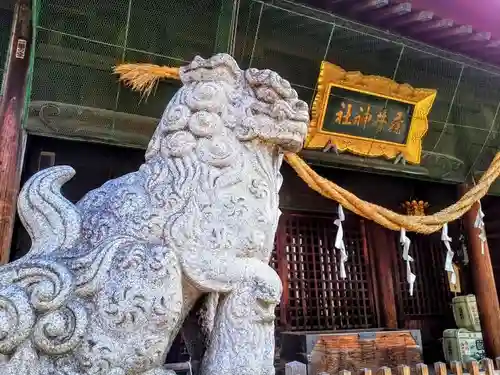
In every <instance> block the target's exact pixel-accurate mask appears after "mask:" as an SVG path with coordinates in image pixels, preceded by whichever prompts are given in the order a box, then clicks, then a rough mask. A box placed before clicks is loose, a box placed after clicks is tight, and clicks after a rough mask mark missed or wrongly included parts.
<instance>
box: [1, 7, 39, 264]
mask: <svg viewBox="0 0 500 375" xmlns="http://www.w3.org/2000/svg"><path fill="white" fill-rule="evenodd" d="M31 38H32V25H31V1H30V0H17V2H16V7H15V11H14V22H13V25H12V33H11V38H10V46H9V52H10V54H9V57H8V60H7V65H6V71H5V81H4V83H3V85H4V86H3V87H4V93H3V97H2V98H1V100H0V263H6V262H8V260H9V250H10V244H11V240H12V232H13V229H14V219H15V217H16V200H17V194H18V191H19V169H20V160H21V141H22V139H21V131H22V130H21V121H22V114H23V107H24V98H25V94H26V90H25V86H26V77H27V73H28V68H29V60H30V58H29V57H30V46H31Z"/></svg>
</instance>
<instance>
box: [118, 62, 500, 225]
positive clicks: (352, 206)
mask: <svg viewBox="0 0 500 375" xmlns="http://www.w3.org/2000/svg"><path fill="white" fill-rule="evenodd" d="M114 72H115V73H116V74H118V75H119V76H120V81H121V82H123V83H124V84H125V85H127V86H129V87H131V88H132V90H135V91H139V92H140V93H141V94H142V95H143V96H146V97H147V96H148V95H149V94H150V93H151V92H152V90H153V89H154V87H155V86H156V84H157V83H158V81H159V80H160V79H168V78H171V79H179V69H178V68H172V67H167V66H158V65H152V64H122V65H119V66H117V67H115V69H114ZM285 160H286V161H287V162H288V164H290V166H291V167H292V168H293V169H294V170H295V172H297V174H298V175H299V177H300V178H301V179H302V180H304V182H305V183H307V185H308V186H309V187H310V188H311V189H313V190H315V191H316V192H318V193H320V194H321V195H323V196H324V197H326V198H329V199H333V200H335V201H337V202H338V203H340V204H341V205H342V206H343V207H344V208H346V209H348V210H350V211H352V212H354V213H356V214H357V215H360V216H362V217H364V218H366V219H369V220H373V221H375V222H376V223H378V224H380V225H382V226H384V227H386V228H388V229H392V230H401V229H402V228H404V229H406V230H408V231H412V232H417V233H423V234H429V233H433V232H436V231H438V230H440V229H441V228H442V227H443V225H444V224H446V223H449V222H451V221H453V220H456V219H458V218H460V217H461V216H462V215H464V214H465V213H466V212H467V211H469V210H470V208H471V207H472V205H473V204H474V203H476V202H477V201H479V200H480V199H481V198H483V197H484V196H485V195H486V193H487V192H488V190H489V188H490V186H491V184H492V183H493V182H494V181H495V180H496V179H497V177H498V175H499V174H500V152H499V153H497V154H496V155H495V158H494V159H493V161H492V162H491V164H490V166H489V168H488V170H487V171H486V172H485V173H484V174H483V176H482V177H481V179H480V180H479V182H478V183H477V184H476V185H475V186H474V187H473V188H472V189H470V190H469V191H468V192H467V193H465V195H464V196H462V198H460V199H459V200H458V201H457V202H456V203H454V204H452V205H451V206H448V207H447V208H445V209H443V210H441V211H439V212H437V213H435V214H433V215H427V216H408V215H401V214H398V213H396V212H394V211H391V210H388V209H387V208H384V207H381V206H378V205H376V204H373V203H370V202H367V201H364V200H362V199H360V198H358V197H357V196H356V195H354V194H352V193H351V192H349V191H347V190H345V189H343V188H342V187H340V186H338V185H337V184H335V183H334V182H332V181H329V180H327V179H325V178H323V177H321V176H320V175H318V174H317V173H316V172H314V170H313V169H312V168H311V167H309V166H308V165H307V163H306V162H305V161H304V160H302V159H301V158H300V157H299V156H298V155H297V154H292V153H288V154H286V157H285Z"/></svg>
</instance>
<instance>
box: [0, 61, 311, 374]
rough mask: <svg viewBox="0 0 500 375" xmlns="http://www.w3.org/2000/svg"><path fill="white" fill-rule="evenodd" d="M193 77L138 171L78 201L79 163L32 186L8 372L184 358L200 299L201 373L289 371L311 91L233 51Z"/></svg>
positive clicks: (7, 284)
mask: <svg viewBox="0 0 500 375" xmlns="http://www.w3.org/2000/svg"><path fill="white" fill-rule="evenodd" d="M180 78H181V80H182V82H183V87H182V88H181V89H180V90H179V91H178V92H177V93H176V95H175V96H174V98H173V99H172V100H171V101H170V103H169V104H168V106H167V108H166V110H165V112H164V113H163V116H162V118H161V121H160V123H159V124H158V127H157V129H156V132H155V133H154V135H153V138H152V140H151V142H150V144H149V146H148V149H147V152H146V156H145V163H144V164H143V165H142V166H141V167H140V168H139V170H138V171H137V172H134V173H130V174H128V175H125V176H123V177H120V178H118V179H116V180H112V181H109V182H107V183H105V184H104V185H103V186H102V187H100V188H98V189H96V190H94V191H91V192H90V193H88V194H87V195H86V196H85V197H84V198H83V199H82V200H81V201H80V202H78V203H77V204H76V205H73V204H72V203H70V202H69V201H68V200H66V199H65V198H64V197H63V196H62V195H61V193H60V189H61V186H62V185H63V184H64V183H65V182H67V181H68V180H69V179H71V178H72V176H73V175H74V170H73V169H72V168H70V167H67V166H57V167H53V168H49V169H45V170H43V171H40V172H39V173H37V174H36V175H35V176H33V177H32V178H31V179H30V180H29V181H28V182H27V183H26V185H25V186H24V187H23V189H22V191H21V193H20V196H19V203H18V209H19V216H20V218H21V220H22V222H23V224H24V226H25V227H26V229H27V231H28V232H29V234H30V236H31V239H32V246H31V249H30V251H29V253H28V254H27V255H26V256H25V257H24V258H22V259H20V260H18V261H15V262H13V263H10V264H7V265H6V266H2V267H1V268H0V373H1V374H2V375H7V374H8V375H139V374H142V375H167V374H171V372H169V371H167V370H165V369H164V367H163V363H164V361H165V357H166V354H167V352H168V351H169V349H170V346H171V344H172V341H173V340H174V339H175V337H176V335H177V334H178V333H179V331H180V330H181V329H182V328H183V325H184V322H185V321H187V320H189V319H187V318H188V316H190V313H192V312H193V309H194V308H195V306H197V305H199V301H200V300H201V299H204V301H205V302H204V303H202V305H203V306H206V307H204V308H203V314H202V316H203V319H202V324H200V327H199V329H200V330H203V331H204V332H205V337H206V343H205V345H206V350H205V352H204V355H203V360H202V363H201V369H200V371H201V374H203V375H270V374H274V368H273V360H274V326H273V324H274V323H273V322H274V309H275V306H276V304H277V303H278V302H279V299H280V295H281V282H280V279H279V278H278V276H277V274H276V273H275V272H274V270H273V269H272V268H270V267H269V265H268V261H269V258H270V254H271V251H272V248H273V239H274V234H275V230H276V226H277V222H278V217H279V209H278V190H279V188H280V185H281V175H280V165H281V163H282V159H283V152H286V151H292V152H296V151H298V150H300V148H301V147H302V144H303V140H304V137H305V135H306V132H307V123H308V120H309V115H308V107H307V104H306V103H304V102H303V101H300V100H299V99H298V98H297V93H296V92H295V91H294V90H293V89H292V88H291V86H290V83H289V82H287V81H286V80H284V79H282V78H281V77H280V76H279V75H278V74H276V73H275V72H272V71H269V70H257V69H248V70H241V69H240V68H239V67H238V65H237V64H236V62H235V61H234V60H233V59H232V58H231V57H230V56H228V55H217V56H214V57H212V58H211V59H208V60H204V59H202V58H200V57H197V58H195V59H194V61H193V62H192V63H191V64H190V65H188V66H185V67H183V68H181V69H180Z"/></svg>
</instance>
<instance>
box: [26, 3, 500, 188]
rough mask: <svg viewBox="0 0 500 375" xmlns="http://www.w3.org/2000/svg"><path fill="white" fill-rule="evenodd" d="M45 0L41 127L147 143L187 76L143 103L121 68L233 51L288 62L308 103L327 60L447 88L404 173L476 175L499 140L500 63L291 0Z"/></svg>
mask: <svg viewBox="0 0 500 375" xmlns="http://www.w3.org/2000/svg"><path fill="white" fill-rule="evenodd" d="M40 1H41V3H40V4H39V5H37V6H39V14H40V16H39V19H38V21H37V23H36V31H37V40H36V52H35V61H34V73H33V90H32V93H31V99H32V102H31V105H30V115H29V118H28V120H27V122H26V128H27V129H28V131H30V132H32V133H37V134H47V135H52V136H54V135H55V136H59V137H65V138H66V137H70V138H78V139H88V140H93V141H101V142H107V143H114V144H119V145H124V146H132V147H145V146H146V144H147V141H148V139H149V137H150V136H151V134H152V132H153V131H154V128H155V126H156V121H157V119H158V118H159V117H160V116H161V113H162V111H163V108H164V107H165V104H166V103H167V102H168V100H169V99H170V98H171V96H172V95H173V94H174V93H175V91H176V90H177V89H178V82H174V81H169V82H164V83H161V84H160V85H159V86H158V89H157V92H156V94H155V95H153V96H151V97H150V98H149V99H148V100H147V101H141V100H140V98H139V96H138V95H137V94H135V93H132V92H131V91H130V90H128V89H126V88H124V87H122V86H120V85H119V84H118V82H117V79H116V77H115V76H113V75H112V74H111V69H112V67H113V66H114V65H116V64H118V63H121V62H151V63H155V64H164V65H170V66H179V65H182V64H184V63H185V62H186V61H189V60H190V59H192V58H193V57H194V56H195V55H197V54H199V55H202V56H205V57H206V56H209V55H211V54H213V53H214V52H222V51H229V52H231V53H232V54H233V55H234V56H235V58H236V59H237V61H238V63H239V64H240V65H241V66H242V67H244V68H245V67H250V66H252V67H257V68H270V69H274V70H276V71H278V72H279V73H280V74H282V75H283V76H284V77H286V78H287V79H289V80H290V81H291V82H292V84H293V85H294V87H295V88H296V89H297V91H298V93H299V95H300V97H301V98H302V99H304V100H306V101H308V102H309V103H311V102H312V100H313V98H314V95H315V92H316V79H317V76H318V71H319V66H320V63H321V61H322V60H328V61H330V62H332V63H335V64H338V65H340V66H342V67H343V68H344V69H347V70H360V71H362V72H363V73H365V74H377V75H383V76H386V77H390V78H393V79H395V80H397V81H398V82H405V83H409V84H411V85H413V86H416V87H425V88H435V89H437V90H438V96H437V99H436V102H435V104H434V107H433V110H432V113H431V114H430V117H429V131H428V134H427V136H426V137H425V139H424V151H423V159H422V165H421V166H420V167H418V168H416V167H415V168H413V169H412V167H410V166H407V167H401V168H400V169H399V172H400V171H401V170H404V171H409V172H411V173H413V175H414V176H416V177H417V178H424V179H427V178H430V179H440V180H444V181H450V182H462V181H464V180H465V179H466V178H468V179H470V178H471V177H474V178H476V179H477V178H478V177H479V176H480V174H481V172H482V171H484V170H485V169H486V168H487V166H488V164H489V162H490V161H491V158H492V155H493V154H494V153H495V152H496V151H497V150H498V148H499V146H500V137H498V132H499V128H498V125H499V121H500V116H498V109H499V108H500V107H499V105H500V72H499V70H498V69H496V68H494V67H491V66H487V65H484V64H480V63H477V62H475V61H472V60H469V59H466V58H464V57H461V56H456V55H452V54H450V53H445V52H443V51H439V50H436V49H433V48H431V47H428V46H425V45H422V44H419V43H416V42H412V41H409V40H406V39H402V38H399V37H397V36H395V35H391V34H388V33H386V32H381V31H379V30H375V29H373V28H370V27H367V26H363V25H359V24H355V23H353V22H350V21H347V20H344V19H341V18H339V17H336V16H334V15H332V14H328V13H325V12H320V11H318V10H314V9H311V8H308V7H305V6H302V5H299V4H296V3H294V2H291V1H287V0H281V1H279V0H275V1H260V0H235V1H233V0H171V1H164V0H111V1H107V2H104V1H98V0H40ZM357 163H358V164H359V163H361V164H363V163H366V166H373V161H370V160H363V159H360V160H358V161H357ZM380 163H381V165H384V166H385V167H387V165H389V164H391V162H385V161H380ZM384 163H385V164H384ZM386 169H387V168H386ZM396 172H397V171H396ZM417 172H418V173H417ZM498 191H499V192H500V189H499V190H498Z"/></svg>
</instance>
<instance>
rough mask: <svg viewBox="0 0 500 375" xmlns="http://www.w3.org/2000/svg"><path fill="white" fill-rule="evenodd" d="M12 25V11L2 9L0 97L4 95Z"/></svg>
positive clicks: (0, 16)
mask: <svg viewBox="0 0 500 375" xmlns="http://www.w3.org/2000/svg"><path fill="white" fill-rule="evenodd" d="M11 24H12V9H10V8H9V9H4V8H0V95H2V92H3V87H2V82H3V75H4V71H5V70H4V67H5V63H6V60H7V54H8V49H9V37H10V29H11Z"/></svg>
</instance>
